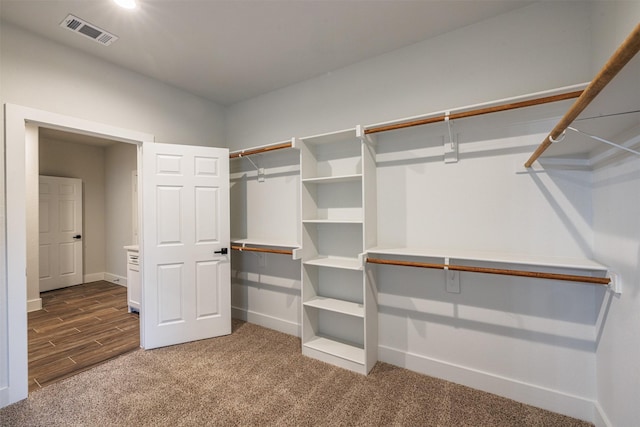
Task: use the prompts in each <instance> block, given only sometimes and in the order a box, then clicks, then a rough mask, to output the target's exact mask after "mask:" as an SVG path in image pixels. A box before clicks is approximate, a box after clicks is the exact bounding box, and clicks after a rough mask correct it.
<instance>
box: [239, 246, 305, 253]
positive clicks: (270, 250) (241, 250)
mask: <svg viewBox="0 0 640 427" xmlns="http://www.w3.org/2000/svg"><path fill="white" fill-rule="evenodd" d="M231 249H232V250H234V251H240V252H266V253H269V254H282V255H293V251H291V250H287V249H269V248H250V247H248V246H233V245H232V246H231Z"/></svg>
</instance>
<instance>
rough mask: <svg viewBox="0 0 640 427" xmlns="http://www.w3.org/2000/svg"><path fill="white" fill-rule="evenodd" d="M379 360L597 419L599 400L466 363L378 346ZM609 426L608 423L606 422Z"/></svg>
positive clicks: (577, 415)
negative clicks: (596, 406) (450, 361)
mask: <svg viewBox="0 0 640 427" xmlns="http://www.w3.org/2000/svg"><path fill="white" fill-rule="evenodd" d="M378 360H379V361H381V362H386V363H390V364H392V365H396V366H400V367H402V368H406V369H409V370H411V371H415V372H419V373H421V374H425V375H430V376H432V377H436V378H441V379H444V380H447V381H451V382H454V383H458V384H462V385H465V386H468V387H471V388H475V389H477V390H482V391H486V392H488V393H493V394H496V395H499V396H503V397H506V398H508V399H512V400H516V401H518V402H522V403H526V404H527V405H532V406H536V407H538V408H542V409H546V410H548V411H552V412H556V413H559V414H563V415H567V416H570V417H573V418H578V419H581V420H585V421H588V422H594V412H595V410H594V405H596V402H594V401H593V400H590V399H588V398H584V397H581V396H575V395H571V394H567V393H563V392H561V391H558V390H552V389H548V388H545V387H540V386H537V385H535V384H529V383H525V382H521V381H517V380H513V379H510V378H506V377H501V376H498V375H495V374H491V373H488V372H483V371H479V370H476V369H472V368H468V367H465V366H460V365H455V364H452V363H448V362H445V361H442V360H437V359H432V358H429V357H426V356H422V355H418V354H412V353H406V352H404V351H400V350H397V349H394V348H391V347H387V346H382V345H381V346H378ZM604 425H606V424H604Z"/></svg>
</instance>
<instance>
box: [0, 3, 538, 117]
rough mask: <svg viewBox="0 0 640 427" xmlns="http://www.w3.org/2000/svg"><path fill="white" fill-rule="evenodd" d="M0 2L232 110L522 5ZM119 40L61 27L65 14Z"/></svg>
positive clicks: (47, 33)
mask: <svg viewBox="0 0 640 427" xmlns="http://www.w3.org/2000/svg"><path fill="white" fill-rule="evenodd" d="M138 3H139V7H138V8H137V10H134V11H129V10H125V9H121V8H119V7H118V6H116V5H115V4H114V3H113V2H112V1H111V0H75V1H67V0H59V1H58V0H2V1H0V17H2V19H3V20H5V21H7V22H10V23H13V24H15V25H17V26H20V27H22V28H25V29H27V30H30V31H32V32H35V33H37V34H39V35H41V36H43V37H46V38H48V39H50V40H53V41H56V42H58V43H61V44H64V45H67V46H71V47H73V48H76V49H80V50H82V51H84V52H87V53H89V54H91V55H95V56H97V57H100V58H102V59H104V60H106V61H109V62H112V63H114V64H118V65H120V66H122V67H125V68H128V69H131V70H134V71H136V72H139V73H141V74H144V75H146V76H149V77H153V78H155V79H158V80H161V81H163V82H166V83H169V84H171V85H173V86H176V87H179V88H181V89H184V90H186V91H188V92H191V93H195V94H198V95H200V96H202V97H205V98H208V99H210V100H212V101H214V102H216V103H219V104H221V105H231V104H233V103H236V102H238V101H242V100H245V99H249V98H252V97H255V96H258V95H260V94H263V93H267V92H270V91H273V90H276V89H279V88H282V87H285V86H288V85H291V84H294V83H297V82H300V81H303V80H306V79H309V78H313V77H316V76H319V75H322V74H324V73H328V72H331V71H334V70H337V69H339V68H342V67H345V66H348V65H350V64H353V63H355V62H358V61H362V60H364V59H367V58H371V57H374V56H377V55H381V54H384V53H386V52H389V51H392V50H395V49H398V48H401V47H404V46H408V45H410V44H413V43H416V42H419V41H422V40H426V39H428V38H432V37H435V36H437V35H439V34H443V33H445V32H448V31H452V30H455V29H458V28H461V27H464V26H467V25H470V24H473V23H475V22H479V21H482V20H485V19H487V18H490V17H493V16H496V15H499V14H502V13H505V12H508V11H510V10H513V9H516V8H519V7H523V6H526V5H528V4H530V3H532V2H531V1H525V0H483V1H479V0H412V1H409V0H324V1H323V0H263V1H257V0H215V1H214V0H212V1H204V0H200V1H196V0H138ZM69 13H71V14H74V15H76V16H77V17H79V18H81V19H83V20H85V21H88V22H90V23H91V24H93V25H95V26H98V27H100V28H101V29H103V30H106V31H108V32H111V33H113V34H115V35H117V36H118V37H119V40H117V41H116V42H115V43H113V44H112V45H111V46H103V45H100V44H98V43H96V42H94V41H92V40H91V39H88V38H86V37H83V36H81V35H79V34H74V33H73V32H71V31H68V30H66V29H64V28H61V27H60V26H59V24H60V22H62V20H63V19H64V18H65V17H66V16H67V15H68V14H69Z"/></svg>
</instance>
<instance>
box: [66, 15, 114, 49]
mask: <svg viewBox="0 0 640 427" xmlns="http://www.w3.org/2000/svg"><path fill="white" fill-rule="evenodd" d="M60 26H61V27H63V28H66V29H68V30H70V31H73V32H74V33H79V34H82V35H83V36H86V37H89V38H90V39H92V40H94V41H96V42H98V43H100V44H102V45H105V46H109V45H110V44H111V43H113V42H114V41H116V40H118V36H116V35H115V34H111V33H109V32H108V31H105V30H103V29H101V28H98V27H96V26H95V25H93V24H90V23H88V22H87V21H84V20H82V19H80V18H78V17H77V16H73V15H69V16H67V17H66V18H64V20H63V21H62V22H61V23H60Z"/></svg>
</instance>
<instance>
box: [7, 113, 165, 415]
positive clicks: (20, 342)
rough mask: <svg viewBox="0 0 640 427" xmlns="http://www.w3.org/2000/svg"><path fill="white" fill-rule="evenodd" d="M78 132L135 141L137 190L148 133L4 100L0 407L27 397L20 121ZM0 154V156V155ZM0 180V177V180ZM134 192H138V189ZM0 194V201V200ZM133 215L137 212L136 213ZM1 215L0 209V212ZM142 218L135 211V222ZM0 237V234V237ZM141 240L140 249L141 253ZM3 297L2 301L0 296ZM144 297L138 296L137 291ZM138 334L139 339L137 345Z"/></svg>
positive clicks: (23, 128) (24, 212) (23, 130)
mask: <svg viewBox="0 0 640 427" xmlns="http://www.w3.org/2000/svg"><path fill="white" fill-rule="evenodd" d="M27 123H33V124H36V125H38V126H41V127H45V128H50V129H56V130H62V131H67V132H72V133H79V134H84V135H89V136H96V137H100V138H106V139H111V140H114V141H119V142H126V143H133V144H137V145H138V170H139V173H138V184H139V187H138V188H142V187H141V181H142V176H143V174H142V173H141V172H142V170H141V168H142V164H141V163H142V156H141V155H140V150H141V149H142V145H143V144H145V143H153V142H154V136H153V135H151V134H148V133H142V132H137V131H132V130H128V129H122V128H117V127H113V126H110V125H105V124H103V123H97V122H92V121H88V120H84V119H79V118H76V117H71V116H66V115H62V114H57V113H52V112H48V111H43V110H37V109H33V108H29V107H23V106H19V105H14V104H5V149H6V151H5V155H6V158H5V159H4V165H5V171H4V187H5V197H6V198H5V200H4V207H5V212H4V213H5V214H6V216H5V223H6V228H5V230H6V235H5V236H4V238H5V241H6V246H5V249H4V250H5V253H4V255H5V257H4V259H1V260H0V269H1V270H4V271H3V273H5V274H2V275H1V276H0V312H5V313H7V315H6V317H5V316H0V408H1V407H4V406H7V405H9V404H11V403H14V402H17V401H19V400H22V399H25V398H26V397H27V395H28V353H27V302H26V297H27V280H26V275H25V272H26V268H27V228H26V215H27V209H26V207H27V203H26V200H27V198H26V194H25V190H26V188H27V185H26V153H25V146H26V144H25V140H26V134H27V131H26V125H27ZM0 155H1V154H0ZM0 179H2V178H0ZM139 195H140V193H139ZM1 202H2V200H1V196H0V205H1V204H2V203H1ZM138 212H139V213H140V212H141V210H139V211H138ZM1 214H2V213H1V212H0V215H1ZM141 220H142V218H141V216H140V215H139V221H141ZM0 233H1V232H0ZM1 238H2V235H1V234H0V240H1ZM142 243H143V242H142V241H141V242H140V253H141V255H142V253H143V250H144V249H143V247H142ZM3 295H6V299H4V298H3ZM143 298H144V295H143ZM142 339H143V337H141V343H142V342H143V341H142Z"/></svg>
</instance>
